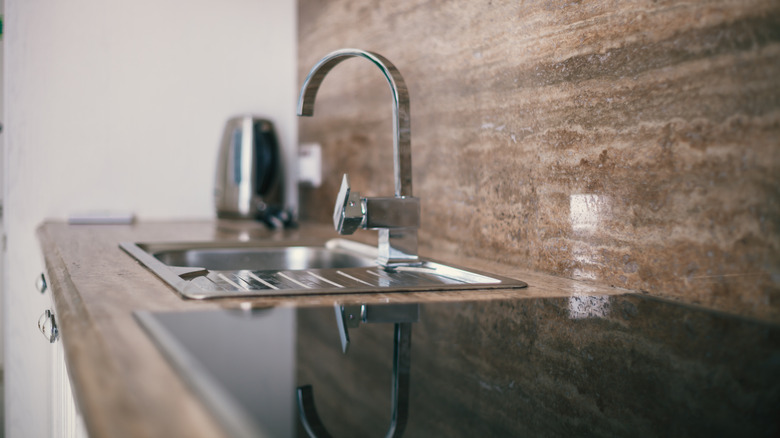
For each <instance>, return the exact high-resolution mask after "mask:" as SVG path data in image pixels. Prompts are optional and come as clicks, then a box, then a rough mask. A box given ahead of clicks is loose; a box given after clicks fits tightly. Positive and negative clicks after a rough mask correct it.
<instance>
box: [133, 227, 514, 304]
mask: <svg viewBox="0 0 780 438" xmlns="http://www.w3.org/2000/svg"><path fill="white" fill-rule="evenodd" d="M119 246H120V247H121V248H122V249H123V250H124V251H125V252H127V253H128V254H130V255H131V256H133V257H134V258H135V259H137V260H138V261H139V262H141V263H142V264H144V265H145V266H146V267H147V268H149V269H150V270H151V271H152V272H154V273H155V274H156V275H157V276H158V277H160V278H161V279H162V280H163V281H165V282H166V283H168V284H169V285H170V286H172V287H173V288H174V289H176V290H177V291H178V292H179V293H180V294H181V295H183V296H185V297H187V298H193V299H209V298H220V297H253V296H275V295H306V294H333V293H359V292H362V293H366V292H403V291H437V290H453V289H488V288H520V287H525V286H527V285H526V284H525V283H524V282H522V281H518V280H514V279H511V278H507V277H502V276H498V275H493V274H487V273H484V272H479V271H476V270H472V269H468V270H467V269H463V268H458V267H454V266H448V265H444V264H441V263H438V262H435V261H432V260H428V259H421V261H420V263H419V264H418V265H416V266H402V267H395V268H388V267H383V266H380V265H379V264H378V263H377V262H376V257H377V249H376V247H373V246H369V245H364V244H362V243H357V242H353V241H350V240H345V239H331V240H328V241H326V242H285V243H279V242H263V241H260V242H233V241H231V242H218V241H209V242H158V243H132V242H125V243H121V244H120V245H119Z"/></svg>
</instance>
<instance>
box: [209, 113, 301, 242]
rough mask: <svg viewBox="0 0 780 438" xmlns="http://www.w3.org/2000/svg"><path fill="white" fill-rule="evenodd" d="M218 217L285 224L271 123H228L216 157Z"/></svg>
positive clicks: (246, 120) (251, 120)
mask: <svg viewBox="0 0 780 438" xmlns="http://www.w3.org/2000/svg"><path fill="white" fill-rule="evenodd" d="M214 203H215V206H216V210H217V217H219V218H227V219H255V220H261V221H263V222H266V224H268V225H269V226H273V227H280V226H283V225H286V223H287V222H288V220H289V218H288V215H287V214H286V213H285V212H284V164H283V159H282V155H281V150H280V148H279V143H278V141H277V138H276V133H275V132H274V126H273V124H272V123H271V122H270V121H268V120H265V119H262V118H259V117H256V116H252V115H244V116H238V117H233V118H231V119H229V120H228V121H227V124H226V125H225V131H224V133H223V135H222V142H221V145H220V148H219V156H218V158H217V175H216V183H215V187H214Z"/></svg>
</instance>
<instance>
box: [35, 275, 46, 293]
mask: <svg viewBox="0 0 780 438" xmlns="http://www.w3.org/2000/svg"><path fill="white" fill-rule="evenodd" d="M35 288H36V289H38V292H40V293H44V292H46V289H48V288H49V286H48V285H47V284H46V277H45V276H44V275H43V272H41V275H39V276H38V278H36V279H35Z"/></svg>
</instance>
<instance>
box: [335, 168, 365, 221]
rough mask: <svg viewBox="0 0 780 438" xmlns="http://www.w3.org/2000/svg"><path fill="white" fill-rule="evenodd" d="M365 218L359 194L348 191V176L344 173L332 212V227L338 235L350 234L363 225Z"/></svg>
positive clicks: (363, 204) (363, 205)
mask: <svg viewBox="0 0 780 438" xmlns="http://www.w3.org/2000/svg"><path fill="white" fill-rule="evenodd" d="M365 216H366V209H365V203H364V202H363V200H362V199H360V193H358V192H353V191H351V190H350V187H349V176H347V174H346V173H345V174H344V178H342V180H341V189H339V195H338V197H337V198H336V207H335V208H334V210H333V226H334V227H336V231H338V232H339V234H352V233H354V232H355V230H357V229H358V228H359V227H360V226H361V225H362V224H363V220H364V219H365Z"/></svg>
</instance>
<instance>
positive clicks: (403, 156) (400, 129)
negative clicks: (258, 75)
mask: <svg viewBox="0 0 780 438" xmlns="http://www.w3.org/2000/svg"><path fill="white" fill-rule="evenodd" d="M352 57H359V58H365V59H367V60H369V61H371V62H372V63H374V65H376V66H377V67H379V69H380V70H381V71H382V74H383V75H384V76H385V79H387V83H388V84H389V85H390V91H391V92H392V94H393V169H394V177H395V196H396V197H411V196H412V146H411V137H412V134H411V124H410V116H409V90H408V89H407V88H406V83H405V82H404V78H403V77H402V76H401V73H400V72H399V71H398V69H397V68H395V66H394V65H393V63H392V62H390V61H388V60H387V58H385V57H384V56H382V55H379V54H377V53H372V52H366V51H364V50H359V49H342V50H337V51H335V52H332V53H330V54H328V55H327V56H325V57H324V58H322V59H321V60H320V61H319V62H318V63H317V64H316V65H315V66H314V67H312V69H311V71H310V72H309V75H308V76H307V77H306V80H305V81H304V82H303V86H302V87H301V94H300V96H299V98H298V115H299V116H312V115H314V99H315V98H316V97H317V91H318V90H319V88H320V84H321V83H322V80H323V79H325V76H326V75H327V74H328V72H330V70H331V69H332V68H333V67H335V66H336V65H338V64H339V63H340V62H341V61H344V60H345V59H347V58H352Z"/></svg>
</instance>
